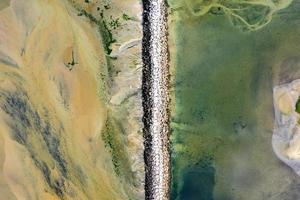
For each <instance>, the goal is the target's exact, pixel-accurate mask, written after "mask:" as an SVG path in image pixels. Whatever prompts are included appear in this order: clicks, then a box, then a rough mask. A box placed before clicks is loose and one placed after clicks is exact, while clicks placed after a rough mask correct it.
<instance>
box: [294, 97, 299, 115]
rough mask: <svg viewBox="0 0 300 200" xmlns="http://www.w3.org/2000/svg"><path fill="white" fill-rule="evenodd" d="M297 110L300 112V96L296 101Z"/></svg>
mask: <svg viewBox="0 0 300 200" xmlns="http://www.w3.org/2000/svg"><path fill="white" fill-rule="evenodd" d="M295 111H296V112H297V113H299V114H300V97H299V98H298V100H297V102H296V106H295Z"/></svg>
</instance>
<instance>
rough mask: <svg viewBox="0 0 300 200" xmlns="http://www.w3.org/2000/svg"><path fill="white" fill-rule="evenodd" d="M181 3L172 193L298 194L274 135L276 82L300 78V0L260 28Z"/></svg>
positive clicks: (176, 30)
mask: <svg viewBox="0 0 300 200" xmlns="http://www.w3.org/2000/svg"><path fill="white" fill-rule="evenodd" d="M182 2H183V1H178V0H170V1H169V28H170V58H171V71H172V87H173V88H172V89H173V90H172V91H173V96H172V102H173V105H172V110H171V117H172V118H171V129H172V133H171V151H172V152H171V156H172V165H171V168H172V181H171V199H174V200H175V199H177V200H179V199H184V200H213V199H215V200H237V199H243V200H262V199H268V200H269V199H272V200H282V199H289V200H293V199H299V198H300V196H299V184H300V179H299V176H298V175H297V174H296V173H294V172H293V170H292V169H291V168H289V167H288V166H287V165H285V164H284V163H283V162H281V161H280V160H279V159H278V158H277V157H276V155H275V153H274V152H273V149H272V134H273V128H274V110H273V87H274V86H276V85H279V84H284V83H288V82H290V81H292V80H295V79H299V77H300V70H299V69H300V42H299V41H300V35H299V32H300V26H299V23H300V12H299V10H300V2H299V1H298V0H296V1H293V2H292V3H291V4H290V5H289V6H287V7H286V8H284V9H282V10H279V11H277V12H276V13H273V15H272V19H271V20H270V22H268V23H267V24H265V25H264V26H263V27H260V28H259V29H257V30H249V29H247V28H245V27H241V26H239V24H236V23H235V21H232V20H230V17H229V16H227V15H225V14H224V12H222V9H218V8H217V9H213V10H210V11H208V12H207V13H206V14H205V15H203V16H194V15H191V14H190V11H189V10H188V9H187V8H186V4H182ZM186 2H193V1H186ZM194 2H196V1H194ZM199 2H200V1H199ZM201 2H202V1H201ZM208 2H209V1H208ZM197 11H199V10H197ZM195 12H196V11H195ZM199 12H200V11H199Z"/></svg>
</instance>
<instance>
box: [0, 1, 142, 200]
mask: <svg viewBox="0 0 300 200" xmlns="http://www.w3.org/2000/svg"><path fill="white" fill-rule="evenodd" d="M1 2H2V1H1ZM5 2H7V3H0V82H1V84H0V132H1V134H0V194H1V195H0V199H5V200H11V199H25V200H40V199H43V200H47V199H51V200H54V199H72V200H75V199H80V200H83V199H89V200H90V199H103V200H105V199H109V200H111V199H122V200H123V199H141V198H143V181H142V179H143V170H144V169H143V164H142V163H143V157H142V152H143V147H142V135H141V117H140V118H139V117H138V116H141V114H140V113H141V107H140V108H137V107H138V106H139V105H140V104H141V103H140V102H141V101H140V100H139V99H140V95H139V94H140V93H139V91H140V90H139V87H138V86H137V85H139V73H138V71H137V70H136V69H135V68H133V69H131V71H130V72H127V73H126V72H122V73H120V74H121V75H120V76H111V75H110V74H109V73H110V71H109V69H108V67H107V66H108V65H109V59H110V57H109V56H108V54H109V53H111V52H107V49H108V48H111V46H112V43H113V42H114V41H110V42H107V37H105V35H104V36H103V33H107V32H108V31H107V30H106V32H105V30H104V31H103V30H101V28H103V24H104V21H103V20H102V21H101V22H102V24H101V23H100V19H97V18H95V17H94V18H93V15H92V14H89V12H91V13H92V11H91V10H93V12H95V11H97V10H100V8H99V9H98V6H99V7H101V9H102V7H103V5H104V3H103V2H102V4H101V3H99V5H93V6H94V7H92V6H91V5H88V3H86V2H84V1H82V2H81V1H78V2H76V1H63V0H51V1H44V0H26V1H17V0H12V1H10V2H9V1H5ZM130 3H133V1H131V2H130ZM83 5H84V6H83ZM134 5H137V6H138V5H139V4H138V3H137V4H136V3H135V4H134ZM88 6H90V7H88ZM137 11H138V12H139V11H140V10H137ZM111 12H112V11H111ZM131 12H133V10H131ZM83 14H85V15H84V16H83ZM120 15H122V13H121V14H120ZM98 16H100V17H103V16H101V15H100V14H99V13H98ZM97 20H99V21H97ZM128 23H129V22H128ZM133 23H135V24H138V23H139V22H133ZM134 26H136V25H134ZM104 28H105V27H104ZM106 28H107V27H106ZM99 29H100V31H99ZM101 31H102V32H101ZM101 34H102V35H101ZM127 35H128V34H127ZM120 38H121V36H120V37H119V40H120V41H121V40H122V39H123V40H124V41H123V42H124V43H126V41H127V40H130V39H134V38H129V37H127V38H126V37H122V39H120ZM136 46H138V45H136ZM126 49H127V48H125V50H126ZM138 51H139V49H138V47H137V48H135V50H134V52H133V53H134V54H127V56H128V55H135V54H136V53H137V52H138ZM131 53H132V52H131ZM125 55H126V53H125ZM124 57H125V56H124V55H123V58H124ZM129 57H130V56H129ZM123 60H125V61H126V58H124V59H123ZM120 65H121V64H120V63H119V65H118V67H119V68H122V66H120ZM134 66H135V67H138V65H134ZM126 69H129V67H127V68H126ZM124 74H125V75H124ZM116 77H120V79H121V80H119V81H114V80H115V78H116ZM122 77H123V78H122ZM126 77H127V79H130V78H131V80H132V85H133V86H131V87H128V88H131V89H132V88H133V89H132V91H128V90H124V89H123V91H126V92H127V93H128V94H131V96H133V98H131V99H130V100H128V98H129V97H130V95H129V97H128V94H125V95H123V94H120V95H119V96H122V98H123V100H119V99H118V98H116V97H114V98H112V96H114V94H117V93H118V92H120V91H121V90H122V88H121V87H120V86H121V85H122V84H124V79H125V80H126ZM122 80H123V82H122ZM112 88H113V89H112ZM110 99H117V100H113V102H110ZM124 99H125V100H126V102H127V105H126V106H124V107H122V105H123V104H122V102H123V101H125V100H124ZM116 102H117V103H116ZM121 104H122V105H121ZM118 109H119V110H122V112H118V111H119V110H118ZM129 110H130V111H132V112H131V113H130V114H129V115H128V116H127V114H126V113H128V112H129ZM116 116H117V117H116ZM120 120H122V122H120ZM129 120H130V121H131V122H130V123H127V122H128V121H129ZM125 123H127V124H125ZM122 131H123V132H122Z"/></svg>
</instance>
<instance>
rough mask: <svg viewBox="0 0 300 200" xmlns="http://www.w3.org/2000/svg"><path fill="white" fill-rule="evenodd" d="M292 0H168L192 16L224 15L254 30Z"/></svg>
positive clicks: (259, 27)
mask: <svg viewBox="0 0 300 200" xmlns="http://www.w3.org/2000/svg"><path fill="white" fill-rule="evenodd" d="M292 1H293V0H287V1H284V0H279V1H278V0H255V1H254V0H241V1H237V0H179V1H176V0H170V1H169V2H170V5H171V7H172V5H175V7H173V8H174V9H176V10H177V9H184V10H187V13H189V14H191V15H192V16H194V17H202V16H205V15H207V14H217V15H225V16H227V17H228V18H229V20H230V21H231V22H232V23H233V24H234V25H235V26H237V27H239V28H241V29H243V30H249V31H256V30H259V29H261V28H263V27H264V26H265V25H267V24H268V23H270V22H271V20H272V18H273V16H274V14H275V13H276V12H278V11H279V10H282V9H285V8H287V7H288V6H289V5H290V4H291V3H292Z"/></svg>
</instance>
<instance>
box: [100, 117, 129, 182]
mask: <svg viewBox="0 0 300 200" xmlns="http://www.w3.org/2000/svg"><path fill="white" fill-rule="evenodd" d="M123 135H124V134H123V133H122V128H121V125H119V124H118V122H117V121H116V120H115V119H114V118H113V117H112V116H111V115H108V117H107V120H106V124H105V128H104V130H103V131H102V139H103V141H104V143H105V147H106V148H108V149H109V151H110V153H111V156H112V163H113V166H114V169H115V173H116V174H117V175H118V176H124V177H125V178H126V180H127V181H128V182H131V183H132V182H133V181H134V180H133V174H132V172H131V170H130V169H131V167H130V166H131V165H130V161H129V158H128V154H127V153H126V152H127V151H126V143H125V139H124V138H123V137H122V136H123Z"/></svg>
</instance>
